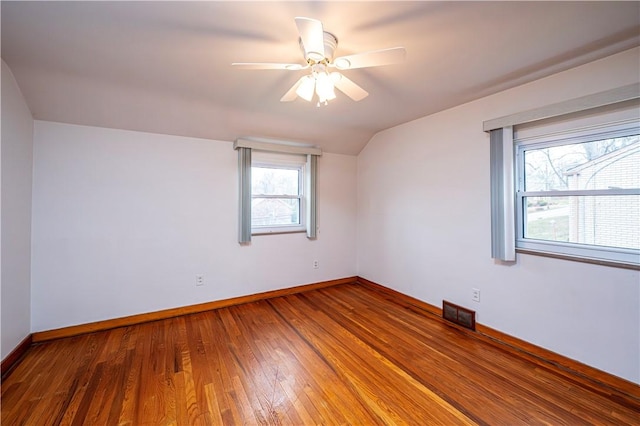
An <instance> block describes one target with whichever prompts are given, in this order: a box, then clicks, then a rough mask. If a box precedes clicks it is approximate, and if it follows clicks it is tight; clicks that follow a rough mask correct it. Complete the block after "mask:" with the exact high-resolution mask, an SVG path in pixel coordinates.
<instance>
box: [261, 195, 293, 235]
mask: <svg viewBox="0 0 640 426" xmlns="http://www.w3.org/2000/svg"><path fill="white" fill-rule="evenodd" d="M299 224H300V199H297V198H293V199H292V198H259V197H256V198H253V200H251V226H252V227H254V228H256V227H261V226H273V225H299Z"/></svg>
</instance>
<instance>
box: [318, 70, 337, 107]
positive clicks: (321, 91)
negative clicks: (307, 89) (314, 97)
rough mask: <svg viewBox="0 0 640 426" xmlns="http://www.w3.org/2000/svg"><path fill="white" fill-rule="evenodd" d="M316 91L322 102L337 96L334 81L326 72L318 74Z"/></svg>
mask: <svg viewBox="0 0 640 426" xmlns="http://www.w3.org/2000/svg"><path fill="white" fill-rule="evenodd" d="M316 93H317V94H318V98H319V99H320V102H326V101H329V100H332V99H335V98H336V93H335V90H334V87H333V81H332V80H331V78H330V77H329V74H327V73H326V72H323V73H318V74H317V75H316Z"/></svg>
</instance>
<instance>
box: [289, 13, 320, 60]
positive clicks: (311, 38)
mask: <svg viewBox="0 0 640 426" xmlns="http://www.w3.org/2000/svg"><path fill="white" fill-rule="evenodd" d="M295 21H296V26H297V27H298V34H300V39H301V40H302V45H303V46H304V51H305V56H306V57H307V58H309V59H313V60H314V61H321V60H323V59H324V30H323V28H322V22H320V21H318V20H316V19H311V18H303V17H297V18H295Z"/></svg>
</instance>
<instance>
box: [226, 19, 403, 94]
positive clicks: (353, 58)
mask: <svg viewBox="0 0 640 426" xmlns="http://www.w3.org/2000/svg"><path fill="white" fill-rule="evenodd" d="M295 22H296V26H297V27H298V34H299V35H300V37H299V39H298V42H299V44H300V49H301V50H302V53H303V55H304V59H305V62H306V63H305V64H304V65H303V64H279V63H259V62H242V63H239V62H235V63H233V64H232V65H234V66H236V67H238V68H242V69H284V70H290V71H299V70H303V69H308V68H310V69H311V74H308V75H305V76H303V77H302V78H300V79H299V80H298V81H297V82H296V83H295V84H294V85H293V86H292V87H291V88H290V89H289V90H288V91H287V93H285V94H284V96H282V98H281V99H280V102H291V101H293V100H295V99H296V98H298V97H300V98H302V99H304V100H305V101H307V102H311V101H312V100H313V95H314V92H315V94H316V96H317V97H318V101H317V103H316V105H317V106H321V105H327V103H328V102H329V101H330V100H333V99H335V98H336V94H335V89H336V88H337V89H338V90H340V91H341V92H343V93H344V94H346V95H347V96H348V97H350V98H351V99H353V100H354V101H359V100H362V99H364V98H366V97H367V96H368V95H369V93H367V91H366V90H364V89H363V88H362V87H360V86H358V85H357V84H356V83H354V82H353V81H351V80H349V79H348V78H347V77H345V76H344V75H343V74H341V73H339V72H335V71H334V72H329V69H330V68H337V69H339V70H348V69H354V68H365V67H376V66H381V65H389V64H394V63H399V62H402V61H403V60H404V58H405V55H406V51H405V49H404V47H393V48H391V49H382V50H374V51H371V52H364V53H357V54H355V55H349V56H342V57H339V58H336V59H335V60H334V59H333V55H334V52H335V50H336V48H337V47H338V38H337V37H336V36H335V35H333V34H331V33H330V32H328V31H324V29H323V27H322V22H320V21H318V20H316V19H311V18H303V17H297V18H295Z"/></svg>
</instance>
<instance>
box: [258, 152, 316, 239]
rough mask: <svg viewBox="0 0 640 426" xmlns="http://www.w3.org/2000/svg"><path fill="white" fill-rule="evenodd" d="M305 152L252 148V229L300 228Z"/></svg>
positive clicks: (299, 229)
mask: <svg viewBox="0 0 640 426" xmlns="http://www.w3.org/2000/svg"><path fill="white" fill-rule="evenodd" d="M305 163H306V156H302V155H287V154H273V153H263V152H255V153H254V154H253V158H252V161H251V233H252V234H254V235H255V234H265V233H282V232H303V231H305V230H306V227H305V216H306V215H305V212H306V197H305V191H304V188H305V186H306V185H305Z"/></svg>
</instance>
